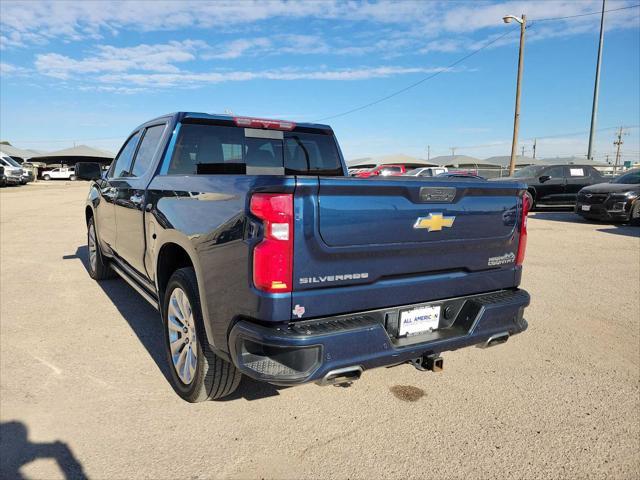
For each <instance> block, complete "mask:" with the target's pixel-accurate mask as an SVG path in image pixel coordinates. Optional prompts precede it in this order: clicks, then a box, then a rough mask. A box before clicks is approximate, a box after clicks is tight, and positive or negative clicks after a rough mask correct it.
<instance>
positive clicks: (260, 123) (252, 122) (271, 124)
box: [233, 117, 296, 131]
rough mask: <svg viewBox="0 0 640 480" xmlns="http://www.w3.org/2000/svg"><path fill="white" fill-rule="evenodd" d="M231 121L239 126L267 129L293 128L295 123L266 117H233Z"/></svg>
mask: <svg viewBox="0 0 640 480" xmlns="http://www.w3.org/2000/svg"><path fill="white" fill-rule="evenodd" d="M233 121H234V122H236V125H237V126H239V127H249V128H267V129H269V130H287V131H289V130H293V129H294V128H296V124H295V123H293V122H287V121H285V120H269V119H266V118H253V117H233Z"/></svg>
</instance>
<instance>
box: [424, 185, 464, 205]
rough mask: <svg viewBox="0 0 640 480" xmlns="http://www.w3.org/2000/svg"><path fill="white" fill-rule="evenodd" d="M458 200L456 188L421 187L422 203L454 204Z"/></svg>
mask: <svg viewBox="0 0 640 480" xmlns="http://www.w3.org/2000/svg"><path fill="white" fill-rule="evenodd" d="M455 198H456V188H455V187H421V188H420V201H421V202H437V203H443V202H447V203H450V202H453V200H454V199H455Z"/></svg>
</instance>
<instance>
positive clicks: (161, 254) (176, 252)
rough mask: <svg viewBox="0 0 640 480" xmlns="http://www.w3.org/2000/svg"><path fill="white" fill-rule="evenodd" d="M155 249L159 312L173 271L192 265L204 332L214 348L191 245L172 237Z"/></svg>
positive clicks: (199, 270)
mask: <svg viewBox="0 0 640 480" xmlns="http://www.w3.org/2000/svg"><path fill="white" fill-rule="evenodd" d="M157 251H158V253H157V255H156V257H155V265H154V268H153V271H154V274H155V284H156V290H157V292H158V303H159V306H160V314H161V315H164V295H165V291H166V287H167V284H168V283H169V279H170V278H171V275H172V274H173V272H175V271H176V270H178V269H180V268H185V267H192V268H193V269H194V271H195V273H196V281H197V282H198V293H199V295H200V308H201V309H202V319H203V321H204V329H205V333H206V335H207V340H208V342H209V344H210V345H211V346H212V347H214V348H215V345H214V343H213V332H212V331H211V328H212V327H211V322H210V320H209V311H208V308H207V302H206V297H207V293H206V290H205V288H204V281H203V279H202V272H201V268H200V263H199V262H198V259H197V258H198V257H197V255H196V253H195V252H194V251H193V247H191V246H190V245H189V243H188V242H187V245H185V244H184V243H183V242H182V241H180V239H178V238H175V237H174V238H170V239H167V241H165V242H164V243H163V244H162V245H161V246H160V247H159V248H158V250H157Z"/></svg>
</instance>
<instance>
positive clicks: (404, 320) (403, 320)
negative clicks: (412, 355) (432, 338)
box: [398, 305, 441, 338]
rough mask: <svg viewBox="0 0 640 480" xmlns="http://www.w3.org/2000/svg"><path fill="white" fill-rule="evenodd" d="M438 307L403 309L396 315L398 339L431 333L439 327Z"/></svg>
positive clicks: (422, 306) (425, 306) (427, 306)
mask: <svg viewBox="0 0 640 480" xmlns="http://www.w3.org/2000/svg"><path fill="white" fill-rule="evenodd" d="M440 313H441V306H440V305H420V306H419V307H412V308H405V309H403V310H400V312H399V315H398V338H403V337H413V336H416V335H424V334H426V333H433V332H435V331H436V330H438V327H439V326H440Z"/></svg>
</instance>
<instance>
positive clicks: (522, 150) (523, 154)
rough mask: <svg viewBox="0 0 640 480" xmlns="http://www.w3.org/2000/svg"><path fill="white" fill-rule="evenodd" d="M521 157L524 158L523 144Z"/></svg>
mask: <svg viewBox="0 0 640 480" xmlns="http://www.w3.org/2000/svg"><path fill="white" fill-rule="evenodd" d="M522 158H524V145H523V146H522Z"/></svg>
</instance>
